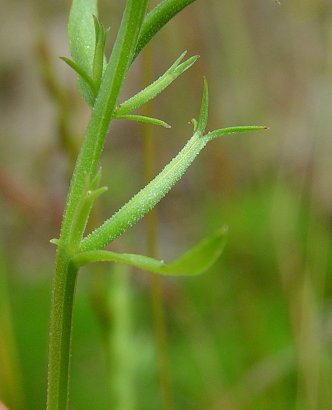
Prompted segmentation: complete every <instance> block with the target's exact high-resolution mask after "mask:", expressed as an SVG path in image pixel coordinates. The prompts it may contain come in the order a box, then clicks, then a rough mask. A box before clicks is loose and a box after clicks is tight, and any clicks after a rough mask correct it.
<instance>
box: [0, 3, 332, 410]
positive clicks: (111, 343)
mask: <svg viewBox="0 0 332 410" xmlns="http://www.w3.org/2000/svg"><path fill="white" fill-rule="evenodd" d="M118 3H119V4H118ZM155 3H156V2H154V4H155ZM52 4H53V3H52ZM54 4H55V3H54ZM122 6H123V4H122V2H106V1H104V2H102V5H101V9H100V13H99V17H100V19H101V21H102V22H105V23H109V22H110V21H111V23H112V25H113V24H114V26H116V25H117V24H118V22H119V15H120V14H119V13H120V12H121V9H122ZM66 7H67V5H66V4H65V2H57V3H56V6H55V5H51V4H48V3H47V2H46V3H45V2H40V1H37V0H35V1H33V0H29V1H26V2H20V1H12V2H7V3H6V4H5V5H3V8H2V10H3V11H2V16H6V18H3V19H2V20H3V22H2V25H1V27H2V28H1V36H0V47H1V56H2V58H1V62H0V108H1V110H0V124H1V125H0V159H1V166H0V211H1V228H0V229H1V234H2V242H1V248H2V249H1V252H0V254H1V262H2V263H1V264H0V269H1V272H0V275H1V280H0V283H1V286H2V288H1V294H4V293H2V292H5V293H6V296H5V297H1V303H0V306H1V312H0V318H1V323H7V325H6V327H5V326H1V328H0V360H3V359H1V358H2V357H6V358H10V360H9V361H8V362H7V363H6V369H8V371H7V372H3V369H4V366H3V365H2V364H3V363H1V365H0V394H1V396H0V401H1V400H6V402H7V403H8V405H10V406H11V407H12V409H15V410H16V409H19V408H22V409H32V408H33V409H36V410H38V409H43V408H44V407H45V390H46V372H47V337H48V318H49V300H50V288H51V277H52V269H53V257H54V247H53V246H52V245H51V244H49V242H48V241H49V239H50V238H52V237H57V235H58V229H59V214H60V213H61V208H62V204H63V201H64V194H65V192H66V189H67V184H68V180H67V177H68V173H69V168H70V161H71V160H70V155H68V149H67V148H66V147H68V142H69V146H71V147H75V142H76V141H77V140H78V138H79V137H77V135H82V134H83V132H84V128H85V125H86V122H87V117H88V112H87V110H86V108H84V105H83V103H82V101H81V99H80V96H79V95H78V93H77V94H76V91H74V90H76V84H75V75H74V74H72V73H70V72H69V70H68V69H67V67H65V65H64V64H63V63H62V62H60V61H59V60H58V59H57V56H58V55H68V52H67V45H66V41H67V40H66V16H67V14H68V9H66ZM188 22H190V24H188ZM331 26H332V5H331V4H330V2H329V1H327V0H306V1H301V2H300V1H298V0H295V1H292V2H286V1H284V2H281V5H279V6H278V5H277V4H276V3H275V2H274V1H272V0H271V1H266V0H264V1H262V0H232V1H225V2H221V1H220V0H208V1H203V0H197V1H196V2H195V4H193V5H192V6H190V7H189V8H188V9H187V10H185V11H184V12H183V13H182V14H180V15H179V16H178V17H177V18H176V19H175V21H174V23H173V24H172V25H171V26H170V27H166V28H165V29H163V30H162V31H161V32H160V33H159V34H158V36H157V37H156V39H155V40H153V42H152V43H151V51H152V55H153V71H154V75H153V77H155V78H157V77H158V76H159V75H161V74H162V73H163V72H164V71H165V69H167V67H169V64H170V62H172V61H174V59H175V58H176V57H177V56H178V55H179V54H180V53H181V51H182V50H183V49H188V54H189V55H195V54H199V55H200V56H201V58H200V60H199V62H198V63H197V64H196V65H195V67H194V68H192V69H191V70H190V71H188V72H187V73H186V74H185V75H184V76H183V77H182V78H180V79H178V80H177V81H178V82H177V83H176V85H172V86H171V87H170V88H169V90H167V91H166V92H165V93H164V94H163V95H160V96H159V97H158V99H157V100H156V102H155V103H154V107H153V111H154V115H156V117H158V118H159V116H160V117H161V118H163V119H165V120H166V121H167V122H169V123H171V124H172V132H170V131H169V130H166V129H165V130H164V129H159V128H157V129H155V128H154V133H155V139H156V143H157V158H158V169H161V168H162V166H163V165H164V164H165V163H166V162H167V161H168V160H169V158H170V157H172V156H173V155H174V154H175V153H176V152H177V151H178V148H179V147H181V146H182V145H183V143H184V141H186V140H187V138H188V136H190V133H191V128H190V126H189V125H188V124H187V121H189V120H190V119H191V118H192V117H193V116H194V115H195V114H196V113H197V110H198V107H199V101H200V93H201V87H200V84H201V78H202V76H203V75H206V76H207V77H208V78H209V84H210V98H211V101H210V107H211V108H210V118H209V124H208V129H214V128H215V127H216V126H220V124H221V125H222V126H225V127H226V126H229V125H234V124H241V123H252V124H255V123H264V124H266V125H268V126H269V128H270V131H269V136H268V137H267V136H266V135H260V134H257V136H252V135H249V136H236V137H233V138H230V139H225V140H224V141H222V142H221V141H220V143H219V144H213V145H212V144H211V145H210V146H209V147H207V149H206V151H205V152H204V153H203V155H202V156H201V158H200V159H199V160H198V161H197V162H196V165H195V166H194V167H193V168H192V169H191V170H190V171H189V173H188V174H187V175H186V176H185V177H184V179H183V181H182V182H181V183H180V184H179V185H178V186H177V187H176V188H175V189H174V190H173V192H171V193H170V195H169V196H168V197H167V198H166V199H165V200H164V202H162V203H161V204H160V205H159V206H158V211H159V214H158V215H159V217H158V232H159V234H158V235H159V246H158V247H159V255H158V256H159V257H161V258H163V259H165V260H168V259H172V258H174V257H176V256H177V255H179V254H181V251H183V250H184V249H188V248H189V247H190V246H191V245H193V244H194V243H195V242H197V240H199V238H202V237H204V236H205V235H206V234H208V233H209V232H211V231H213V230H215V229H216V228H217V227H219V226H221V225H223V224H227V225H228V226H229V241H228V244H227V246H226V248H225V251H224V254H223V258H222V259H221V260H220V262H219V263H218V264H217V265H216V266H215V267H214V268H213V269H211V270H210V271H209V272H208V273H206V274H205V275H203V276H200V277H196V278H190V279H188V278H181V279H178V278H177V279H163V289H164V299H165V304H166V313H167V325H168V330H169V337H168V350H169V354H170V362H171V376H172V387H173V394H174V402H175V407H176V408H179V409H185V410H187V409H188V410H190V409H195V410H196V409H202V410H205V409H212V410H219V409H226V410H228V409H230V410H247V409H250V410H251V409H252V410H257V409H258V410H259V409H264V410H265V409H266V410H270V409H271V410H279V409H280V410H281V409H282V410H284V409H290V410H292V409H309V410H314V409H317V410H318V409H329V408H332V393H331V389H330V386H331V383H332V363H331V361H332V359H331V355H330V354H329V352H330V349H331V342H332V340H331V339H332V338H331V326H332V325H331V324H332V304H331V296H332V286H331V270H332V243H331V229H332V228H331V204H332V191H331V175H332V165H331V161H330V152H331V149H332V139H331V137H330V130H329V126H328V125H329V119H330V115H331V112H332V65H331V62H332V60H331V56H332V31H331ZM115 31H116V30H114V32H115ZM110 42H112V30H111V32H110ZM41 45H42V46H41ZM161 49H162V53H161V52H160V50H161ZM40 50H44V52H43V53H41V52H40ZM45 50H46V53H45ZM140 81H141V72H140V61H139V60H137V61H136V62H135V65H134V66H133V69H132V71H131V73H130V78H129V85H128V89H127V90H125V94H126V95H124V96H123V99H121V100H125V99H126V98H127V97H129V96H131V95H133V94H134V93H135V92H136V91H137V90H138V89H140ZM180 87H181V88H180ZM59 90H61V93H60V94H59ZM55 97H57V98H55ZM64 101H67V104H68V101H69V104H68V109H70V115H69V117H68V118H67V117H66V116H64V115H63V110H62V108H63V104H65V102H64ZM169 101H176V102H177V103H176V104H174V103H173V104H172V105H170V104H169ZM61 107H62V108H61ZM184 119H185V120H184ZM140 132H141V131H140V127H139V125H136V124H133V123H132V122H128V123H127V122H123V121H121V122H120V121H119V122H116V123H115V124H114V126H113V127H112V129H111V131H110V139H109V143H108V145H107V148H106V152H105V155H104V159H103V179H104V181H103V182H105V184H107V185H109V186H110V187H111V189H110V195H108V196H107V197H106V196H105V198H104V202H102V201H101V202H102V204H101V205H100V210H99V212H100V214H104V215H109V214H110V213H111V212H110V211H113V210H116V209H117V208H118V207H119V205H121V204H122V203H123V202H125V201H126V200H127V199H128V198H129V197H130V196H131V195H132V194H133V193H135V192H136V191H137V189H138V188H139V187H141V186H142V185H143V176H141V175H142V169H143V166H142V156H141V146H140V138H139V137H140ZM189 210H190V212H189ZM96 218H98V215H97V216H95V219H96ZM144 232H145V230H144V223H141V224H139V225H138V226H137V227H135V228H133V229H132V230H131V231H130V232H128V234H127V235H126V236H125V237H123V238H121V240H118V241H117V242H116V243H114V247H113V248H112V249H113V250H116V251H119V252H123V251H124V250H126V251H127V250H130V252H132V253H140V252H144V251H145V240H144V236H145V233H144ZM112 271H113V268H112V267H103V266H99V267H97V268H95V270H94V271H91V270H90V269H86V270H84V271H83V272H82V274H81V276H80V277H79V281H78V289H77V300H76V304H75V312H74V315H75V317H74V335H73V345H74V346H73V352H74V355H73V363H72V378H71V384H72V408H73V409H74V408H77V409H82V410H84V409H90V408H93V409H96V410H99V409H100V410H103V409H107V408H109V407H110V404H109V403H111V400H114V397H115V398H116V400H117V402H118V403H120V404H119V410H121V409H122V408H123V409H124V408H127V409H131V408H132V409H139V410H140V409H142V410H143V409H144V410H149V409H151V410H155V409H158V408H160V401H159V391H158V376H157V366H156V361H157V359H156V353H155V347H154V341H153V338H154V335H153V330H152V324H151V322H152V320H151V313H150V301H149V296H148V295H149V290H148V284H147V278H146V276H145V275H144V274H142V273H141V272H139V271H136V270H134V271H131V272H130V276H129V278H130V281H129V283H127V282H125V283H124V284H121V281H120V282H119V280H118V279H116V278H118V276H116V275H119V272H116V275H115V276H114V277H113V276H112ZM5 284H6V285H5ZM128 285H129V288H128ZM124 286H125V289H127V291H128V292H129V295H130V299H129V301H130V303H129V302H128V299H126V298H123V296H121V295H123V293H121V292H123V289H124ZM101 296H103V297H101ZM109 300H111V301H112V303H109ZM114 301H118V302H117V304H116V305H114ZM128 312H130V313H128ZM115 314H117V316H116V317H117V318H118V319H117V320H119V317H120V318H123V322H122V323H123V327H121V326H120V325H119V321H116V322H115V321H114V317H115V316H114V315H115ZM128 317H129V318H130V320H128ZM8 321H10V325H9V326H8V323H9V322H8ZM120 323H121V322H120ZM126 323H127V326H128V327H127V328H126V327H125V326H126ZM11 329H12V330H11ZM115 329H116V332H114V330H115ZM126 335H127V336H126ZM128 335H129V336H128ZM117 336H119V339H116V337H117ZM121 337H124V338H125V339H121ZM114 338H115V339H114ZM119 340H120V341H121V340H127V345H126V352H127V356H125V355H123V353H119V355H118V356H116V357H114V355H113V354H112V352H114V347H115V346H117V349H119V352H121V349H120V347H119V346H121V345H122V342H121V343H120V344H119V343H118V341H119ZM8 343H9V345H8ZM109 369H117V370H114V371H110V370H109ZM12 375H14V377H13V376H12ZM126 375H127V376H126ZM112 382H113V383H112ZM115 385H116V387H115ZM110 386H112V387H111V388H110ZM124 388H125V389H126V391H128V394H129V395H130V396H129V397H128V401H126V400H124V399H123V397H125V396H124V395H123V389H124ZM22 392H23V393H22ZM121 398H122V399H121ZM130 398H131V399H132V400H130ZM133 403H134V404H133ZM19 406H21V407H19ZM120 406H122V407H121V408H120ZM125 406H127V407H125Z"/></svg>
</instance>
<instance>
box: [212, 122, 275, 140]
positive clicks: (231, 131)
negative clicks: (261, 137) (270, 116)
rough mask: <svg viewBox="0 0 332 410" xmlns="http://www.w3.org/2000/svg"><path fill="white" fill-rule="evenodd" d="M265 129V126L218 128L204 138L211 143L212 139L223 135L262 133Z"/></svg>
mask: <svg viewBox="0 0 332 410" xmlns="http://www.w3.org/2000/svg"><path fill="white" fill-rule="evenodd" d="M267 129H268V127H266V126H265V125H244V126H239V127H227V128H220V129H219V130H215V131H211V132H209V133H207V134H206V135H205V136H206V137H207V138H208V140H209V141H211V140H213V139H216V138H220V137H223V136H225V135H230V134H238V133H241V132H251V131H263V130H267Z"/></svg>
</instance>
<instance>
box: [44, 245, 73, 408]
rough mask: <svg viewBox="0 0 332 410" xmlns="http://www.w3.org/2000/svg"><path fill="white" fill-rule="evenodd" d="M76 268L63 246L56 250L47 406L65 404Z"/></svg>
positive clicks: (65, 406)
mask: <svg viewBox="0 0 332 410" xmlns="http://www.w3.org/2000/svg"><path fill="white" fill-rule="evenodd" d="M76 276H77V269H76V268H74V266H73V265H72V264H71V256H70V255H68V254H67V253H66V251H65V250H64V249H63V248H59V250H58V254H57V267H56V272H55V277H54V281H53V293H52V305H51V331H50V345H49V365H48V391H47V409H48V410H64V409H67V405H68V389H69V366H70V360H69V359H70V343H71V328H72V314H73V301H74V293H75V284H76Z"/></svg>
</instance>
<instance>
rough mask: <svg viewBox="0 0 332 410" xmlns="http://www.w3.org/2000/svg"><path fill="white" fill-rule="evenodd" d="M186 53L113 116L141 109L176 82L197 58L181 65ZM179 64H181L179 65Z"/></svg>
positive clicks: (192, 58)
mask: <svg viewBox="0 0 332 410" xmlns="http://www.w3.org/2000/svg"><path fill="white" fill-rule="evenodd" d="M186 53H187V52H186V51H185V52H184V53H182V54H181V55H180V57H179V58H178V59H177V60H176V61H175V62H174V63H173V64H172V66H171V67H170V68H169V69H168V70H167V71H166V72H165V73H164V74H163V75H162V76H161V77H159V78H158V79H157V80H156V81H154V82H153V83H152V84H150V85H148V86H147V87H146V88H144V90H142V91H140V92H139V93H137V94H136V95H134V96H133V97H131V98H129V99H128V100H127V101H125V102H123V103H122V104H120V105H119V107H117V109H116V111H115V115H124V114H129V113H130V112H132V111H134V110H136V109H137V108H139V107H141V106H142V105H143V104H145V103H147V102H148V101H150V100H152V99H153V98H155V97H156V96H157V95H158V94H160V93H161V92H162V91H163V90H164V89H165V88H166V87H168V86H169V85H170V84H171V83H172V82H173V81H174V80H176V79H177V78H178V77H179V76H180V75H181V74H182V73H184V72H185V71H186V70H188V69H189V68H190V67H191V66H192V65H193V64H194V63H195V62H196V61H197V59H198V56H193V57H190V58H188V60H186V61H184V62H183V63H181V61H182V60H183V58H184V56H185V55H186ZM180 63H181V64H180Z"/></svg>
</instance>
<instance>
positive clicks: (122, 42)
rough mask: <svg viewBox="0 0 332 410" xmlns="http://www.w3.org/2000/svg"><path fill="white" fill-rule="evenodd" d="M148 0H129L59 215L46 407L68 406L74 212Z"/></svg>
mask: <svg viewBox="0 0 332 410" xmlns="http://www.w3.org/2000/svg"><path fill="white" fill-rule="evenodd" d="M146 6H147V0H128V1H127V3H126V8H125V11H124V14H123V17H122V21H121V25H120V29H119V32H118V35H117V38H116V41H115V44H114V47H113V51H112V54H111V58H110V62H109V63H108V65H107V67H106V70H105V74H104V76H103V80H102V83H101V86H100V92H99V94H98V96H97V99H96V102H95V105H94V108H93V111H92V115H91V120H90V123H89V126H88V129H87V132H86V135H85V138H84V141H83V145H82V148H81V151H80V154H79V157H78V159H77V162H76V166H75V170H74V174H73V177H72V180H71V184H70V189H69V193H68V197H67V203H66V210H65V213H64V217H63V222H62V228H61V233H60V239H59V242H58V253H57V259H56V272H55V277H54V281H53V293H52V305H51V326H50V342H49V366H48V392H47V409H48V410H65V409H67V408H68V387H69V370H70V340H71V327H72V310H73V299H74V291H75V282H76V276H77V269H76V268H74V267H73V265H72V263H71V258H72V256H73V255H74V254H75V252H76V251H77V249H78V246H79V239H80V238H78V239H76V240H73V239H72V238H73V237H74V236H73V235H72V234H73V232H74V231H75V228H76V225H75V221H77V218H76V216H77V215H76V213H77V211H78V208H79V206H80V203H81V199H82V197H83V195H84V194H85V187H86V179H87V177H89V178H92V177H93V176H94V174H95V173H96V169H97V166H98V162H99V159H100V156H101V153H102V150H103V146H104V142H105V138H106V135H107V131H108V128H109V124H110V122H111V119H112V114H113V111H114V108H115V105H116V103H117V99H118V95H119V92H120V88H121V86H122V83H123V80H124V78H125V75H126V73H127V71H128V68H129V66H130V63H131V61H132V57H133V53H134V50H135V47H136V43H137V39H138V35H139V31H140V28H141V25H142V22H143V18H144V15H145V11H146Z"/></svg>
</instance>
